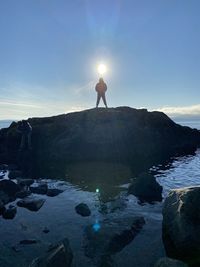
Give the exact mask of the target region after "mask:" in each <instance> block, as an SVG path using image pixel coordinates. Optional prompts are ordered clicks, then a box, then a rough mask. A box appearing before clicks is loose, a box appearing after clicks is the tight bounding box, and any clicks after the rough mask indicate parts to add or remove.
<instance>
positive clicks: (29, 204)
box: [17, 197, 45, 211]
mask: <svg viewBox="0 0 200 267" xmlns="http://www.w3.org/2000/svg"><path fill="white" fill-rule="evenodd" d="M44 202H45V199H42V198H34V197H27V198H25V199H23V200H19V201H18V202H17V206H19V207H23V208H27V209H28V210H31V211H38V210H39V209H40V208H41V207H42V206H43V204H44Z"/></svg>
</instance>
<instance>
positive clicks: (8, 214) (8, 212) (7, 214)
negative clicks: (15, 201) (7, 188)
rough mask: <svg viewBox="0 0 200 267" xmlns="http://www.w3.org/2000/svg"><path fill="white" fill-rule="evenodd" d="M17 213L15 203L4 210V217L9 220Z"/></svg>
mask: <svg viewBox="0 0 200 267" xmlns="http://www.w3.org/2000/svg"><path fill="white" fill-rule="evenodd" d="M16 214H17V208H16V207H15V206H13V205H10V206H9V207H8V209H5V210H4V212H3V218H4V219H8V220H12V219H13V218H14V217H15V215H16Z"/></svg>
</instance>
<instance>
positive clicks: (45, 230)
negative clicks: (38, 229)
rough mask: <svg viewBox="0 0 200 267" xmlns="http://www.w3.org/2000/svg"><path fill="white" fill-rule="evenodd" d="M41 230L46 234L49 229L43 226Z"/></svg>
mask: <svg viewBox="0 0 200 267" xmlns="http://www.w3.org/2000/svg"><path fill="white" fill-rule="evenodd" d="M42 232H43V233H45V234H48V233H49V232H50V230H49V229H48V228H47V227H45V228H44V230H43V231H42Z"/></svg>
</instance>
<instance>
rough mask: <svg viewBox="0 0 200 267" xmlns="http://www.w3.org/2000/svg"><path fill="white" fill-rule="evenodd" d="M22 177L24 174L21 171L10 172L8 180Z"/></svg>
mask: <svg viewBox="0 0 200 267" xmlns="http://www.w3.org/2000/svg"><path fill="white" fill-rule="evenodd" d="M20 177H22V172H21V171H17V170H16V171H10V172H9V174H8V178H10V179H17V178H20Z"/></svg>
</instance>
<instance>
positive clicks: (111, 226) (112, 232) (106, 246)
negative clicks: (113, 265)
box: [83, 217, 145, 266]
mask: <svg viewBox="0 0 200 267" xmlns="http://www.w3.org/2000/svg"><path fill="white" fill-rule="evenodd" d="M144 224H145V221H144V218H143V217H135V218H130V217H128V218H127V217H124V218H120V219H114V220H112V223H109V222H108V221H107V220H104V221H96V222H95V223H94V224H93V225H89V226H87V227H86V229H85V231H84V242H83V247H84V252H85V255H86V256H87V257H89V258H91V259H93V260H94V261H95V264H96V265H97V266H99V265H100V263H101V262H104V264H108V263H109V262H110V260H111V258H110V257H111V256H112V255H114V254H116V253H118V252H119V251H121V250H122V249H123V248H124V247H125V246H127V245H128V244H130V243H131V242H133V240H134V238H135V237H136V235H137V234H138V233H139V232H140V231H141V229H142V227H143V225H144ZM96 265H95V266H96ZM105 266H107V265H105Z"/></svg>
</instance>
